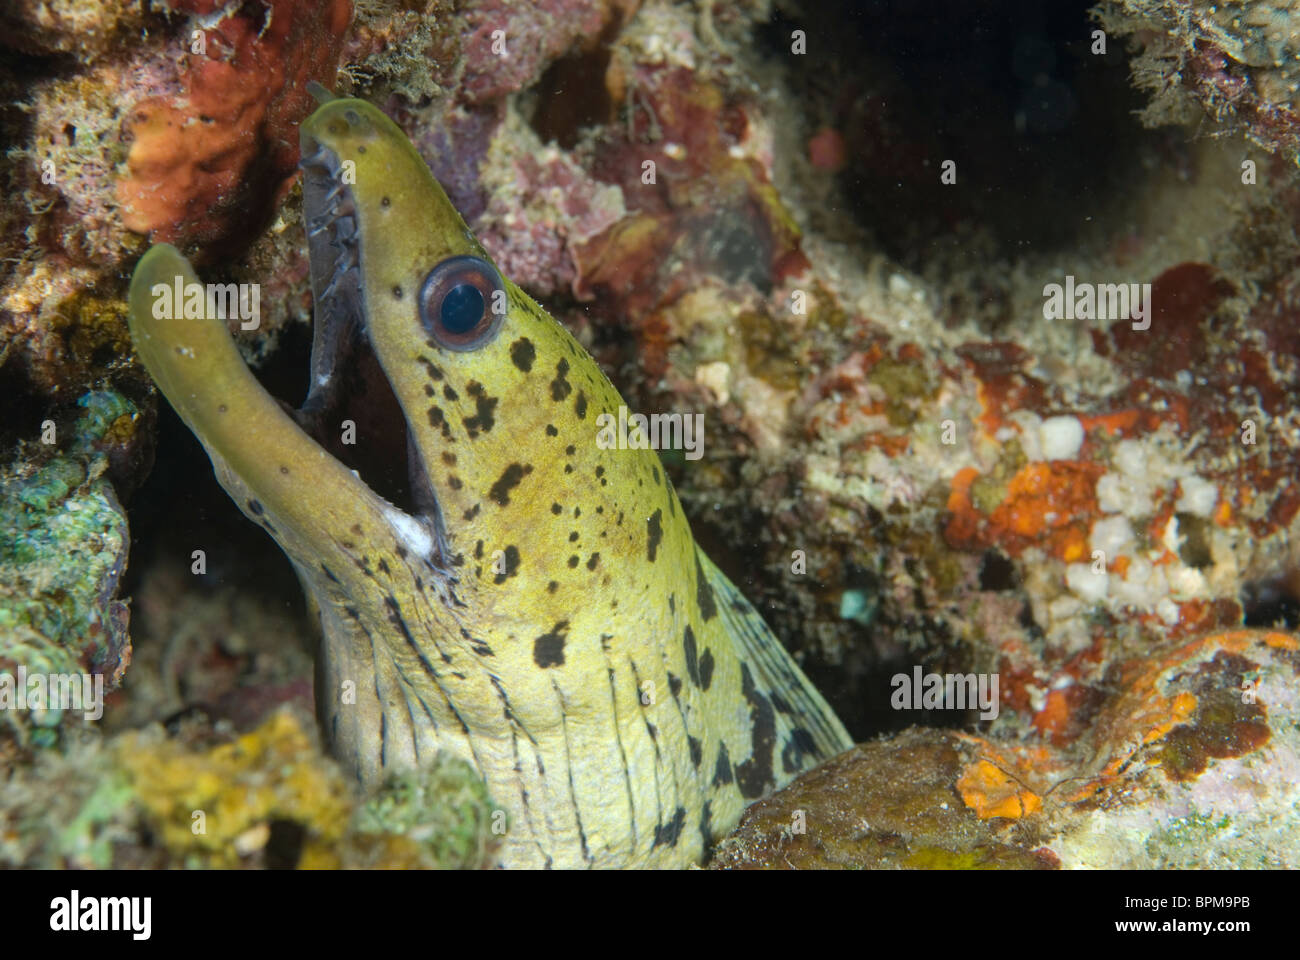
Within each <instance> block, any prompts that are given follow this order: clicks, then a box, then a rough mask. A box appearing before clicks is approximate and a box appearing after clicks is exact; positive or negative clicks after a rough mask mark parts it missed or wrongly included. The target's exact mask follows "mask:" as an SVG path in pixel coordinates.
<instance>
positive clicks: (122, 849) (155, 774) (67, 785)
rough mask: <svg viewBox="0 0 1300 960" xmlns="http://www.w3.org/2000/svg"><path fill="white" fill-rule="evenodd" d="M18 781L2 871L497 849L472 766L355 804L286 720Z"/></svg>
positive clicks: (479, 854)
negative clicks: (7, 866)
mask: <svg viewBox="0 0 1300 960" xmlns="http://www.w3.org/2000/svg"><path fill="white" fill-rule="evenodd" d="M9 778H10V779H9V782H8V783H6V784H5V785H4V786H5V791H4V794H5V797H6V803H5V805H4V809H3V810H0V863H7V864H13V865H19V864H21V865H27V866H41V867H46V868H57V867H76V868H91V867H96V868H107V867H110V866H115V867H124V866H134V867H154V868H161V867H219V868H227V869H229V868H242V869H249V868H257V867H269V868H276V867H278V868H288V867H298V868H300V869H337V868H367V869H375V868H395V869H404V868H415V869H450V868H460V869H465V868H475V867H482V866H487V865H488V864H489V863H490V862H491V855H492V851H493V849H494V846H495V845H494V837H495V836H496V834H494V833H493V831H492V828H491V818H492V808H491V803H490V801H489V799H488V797H487V795H486V792H485V790H484V788H483V785H482V783H481V782H480V781H479V780H478V779H477V777H476V776H475V775H474V774H473V771H471V770H470V769H469V768H468V767H467V766H466V765H465V764H464V763H462V762H460V761H453V760H450V759H447V758H440V759H439V761H438V763H436V764H435V765H433V766H432V767H430V768H429V769H427V770H422V771H420V772H419V773H413V774H410V775H409V776H407V777H404V778H401V779H398V780H395V781H393V782H391V783H386V784H384V785H382V786H381V787H380V788H379V789H378V790H376V791H375V792H374V793H373V794H371V795H369V796H359V795H357V793H356V792H355V790H354V789H353V787H351V786H350V785H349V783H348V781H347V780H346V779H345V778H344V777H343V774H342V772H341V771H340V770H339V769H338V768H337V767H336V766H335V765H334V763H333V762H332V761H331V760H329V759H328V758H327V757H326V756H324V755H323V754H322V753H321V751H320V747H319V745H318V743H317V740H316V737H315V734H314V731H313V724H312V722H311V721H310V720H304V719H302V718H300V716H299V714H297V713H295V712H294V711H293V710H291V709H287V708H286V709H281V710H278V711H276V712H274V713H272V714H270V715H269V716H268V718H267V719H266V721H265V722H263V723H262V724H261V725H260V726H258V727H257V728H255V729H253V730H252V731H250V732H249V733H247V734H244V735H242V736H238V737H235V736H232V735H231V734H230V733H229V731H228V730H222V729H221V728H220V727H217V728H213V727H209V726H207V725H205V724H201V723H197V722H189V723H184V724H181V725H180V728H179V729H178V731H177V732H176V734H175V735H173V736H168V735H166V734H165V733H164V731H163V730H162V728H160V727H157V726H154V727H148V728H145V729H143V730H140V731H131V732H128V733H124V734H120V735H118V736H117V737H115V738H113V739H112V740H110V741H108V742H107V743H105V742H104V741H102V740H99V739H94V738H83V739H77V740H74V741H73V743H72V744H70V745H69V749H68V750H67V752H66V753H60V752H58V751H46V752H43V753H42V754H41V755H40V756H39V757H38V759H37V761H36V763H35V764H34V765H33V766H31V767H30V768H19V769H18V770H16V771H12V772H11V773H10V774H9Z"/></svg>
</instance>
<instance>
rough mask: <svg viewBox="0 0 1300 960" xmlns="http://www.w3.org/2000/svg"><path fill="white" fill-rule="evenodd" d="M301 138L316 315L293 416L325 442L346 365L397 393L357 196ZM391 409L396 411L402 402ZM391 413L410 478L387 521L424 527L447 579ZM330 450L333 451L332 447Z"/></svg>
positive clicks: (432, 501)
mask: <svg viewBox="0 0 1300 960" xmlns="http://www.w3.org/2000/svg"><path fill="white" fill-rule="evenodd" d="M300 140H301V147H302V159H301V161H300V162H299V167H300V168H301V170H302V174H303V179H302V189H303V216H304V219H305V221H306V228H307V248H308V255H309V263H310V268H311V287H312V300H313V303H314V307H315V316H314V325H313V334H312V349H311V385H310V387H309V389H308V393H307V399H306V401H304V403H303V405H302V408H301V409H300V410H298V411H296V413H295V416H296V418H297V419H298V421H299V423H300V425H301V426H302V427H303V429H305V430H307V432H308V433H310V434H311V435H312V436H313V437H314V438H315V439H316V441H317V442H318V443H321V445H322V446H324V447H325V448H326V449H331V447H332V446H333V445H332V444H331V443H329V442H328V441H327V439H326V437H327V435H329V434H330V433H332V431H333V426H334V425H331V424H330V423H329V422H328V421H329V420H330V415H331V413H335V412H338V411H341V410H346V404H347V401H348V397H347V396H346V395H345V394H346V392H347V391H346V388H345V386H344V380H345V374H346V373H347V372H348V371H349V369H354V370H355V369H356V368H357V367H360V366H367V367H373V369H374V370H376V371H378V374H377V375H375V376H372V377H371V379H370V383H371V386H375V385H376V382H377V381H381V383H380V384H379V385H381V386H383V387H385V388H386V389H387V393H388V396H389V398H391V399H392V402H393V404H394V406H396V400H395V398H392V391H391V388H389V387H387V380H386V378H385V377H383V375H382V370H380V369H379V366H378V362H377V360H376V358H375V355H374V351H373V349H372V348H371V345H370V342H369V339H368V328H367V324H366V322H365V286H364V279H363V274H362V269H361V235H360V232H359V230H358V225H357V207H356V202H355V199H354V197H353V194H352V191H351V189H350V188H349V187H348V185H347V184H345V183H344V182H343V178H342V175H341V163H340V161H339V158H338V155H337V154H336V153H335V152H334V151H333V150H330V149H329V148H328V147H326V146H324V145H322V144H320V143H318V142H317V141H315V140H314V139H313V138H311V137H309V136H307V135H306V134H302V135H301V137H300ZM397 409H398V410H399V411H400V407H397ZM390 419H391V420H392V421H393V422H396V423H397V424H399V425H400V427H401V428H402V430H403V433H404V438H403V443H402V446H403V447H404V450H403V451H402V452H403V453H404V455H405V456H406V481H407V484H408V486H407V489H406V491H405V493H406V496H405V497H404V498H398V497H392V496H390V497H389V498H388V499H390V500H397V501H398V502H399V503H400V507H399V506H396V505H395V506H393V507H392V509H393V511H394V514H395V515H396V516H397V520H396V521H395V522H394V524H393V526H394V529H395V532H396V533H398V534H399V535H401V536H404V537H408V538H409V535H410V533H411V532H412V531H413V530H415V529H416V526H413V525H417V526H418V527H420V528H423V529H424V530H425V532H426V533H427V534H428V535H429V537H430V539H431V542H432V550H431V551H430V554H429V556H428V559H429V561H430V563H431V564H432V565H433V567H434V568H435V570H436V571H437V572H438V573H440V574H442V575H443V576H444V577H446V579H448V580H449V581H450V580H454V579H455V576H454V573H453V572H452V567H451V564H450V562H449V558H450V556H451V552H450V548H449V544H448V540H447V530H446V525H445V522H444V520H443V516H442V510H441V507H440V505H439V504H438V500H437V497H436V495H435V494H434V492H433V488H432V486H431V485H430V483H429V478H428V474H427V473H426V471H425V470H424V467H423V464H422V461H421V459H420V456H419V453H418V451H417V449H416V446H415V443H414V441H413V440H412V438H411V432H410V429H409V427H408V425H407V423H406V418H405V414H404V413H399V414H397V415H395V416H393V417H392V418H390ZM331 452H333V453H334V454H335V456H336V457H338V453H339V451H338V450H337V449H332V450H331ZM354 472H355V471H354ZM372 489H373V488H372ZM385 492H388V491H385ZM376 493H377V495H379V494H378V492H376ZM402 500H404V501H405V502H401V501H402ZM401 507H405V508H406V509H405V510H403V509H401ZM417 539H418V538H417Z"/></svg>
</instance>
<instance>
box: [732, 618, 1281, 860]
mask: <svg viewBox="0 0 1300 960" xmlns="http://www.w3.org/2000/svg"><path fill="white" fill-rule="evenodd" d="M1298 656H1300V640H1298V639H1297V637H1296V636H1295V635H1294V634H1286V633H1276V632H1263V631H1229V632H1225V633H1218V634H1211V635H1209V636H1207V637H1205V638H1203V639H1201V640H1197V641H1192V642H1190V643H1186V644H1183V645H1181V646H1179V647H1177V648H1174V649H1167V650H1165V651H1163V652H1160V653H1157V654H1156V655H1155V656H1154V657H1152V658H1150V659H1142V660H1133V661H1129V662H1126V663H1122V664H1116V665H1114V667H1113V668H1112V671H1111V677H1110V678H1109V679H1110V681H1111V683H1112V687H1111V688H1112V689H1113V690H1114V691H1115V692H1114V693H1112V694H1110V695H1109V696H1108V697H1105V698H1104V699H1102V700H1101V701H1100V702H1096V701H1094V704H1093V709H1092V711H1091V724H1090V727H1089V729H1088V731H1087V732H1086V733H1083V734H1081V735H1079V734H1075V735H1074V736H1073V737H1071V738H1065V740H1066V742H1061V741H1056V744H1057V745H1055V746H1048V745H1041V744H1032V743H1031V744H1021V743H1012V742H1006V741H998V740H989V739H986V738H983V737H977V736H972V735H969V734H955V733H951V732H946V731H937V730H924V729H913V730H909V731H906V732H904V733H902V734H898V735H897V736H894V737H892V738H886V739H882V740H879V741H876V742H873V743H866V744H862V745H860V746H858V747H857V748H855V749H854V750H853V751H850V752H849V753H846V754H844V755H842V756H840V757H838V758H836V759H835V760H834V761H832V762H831V763H828V764H825V765H824V766H822V767H820V768H818V769H817V770H814V771H812V772H810V773H808V774H805V775H804V776H803V777H801V778H800V779H799V780H797V781H796V782H795V783H793V784H791V785H790V786H789V787H787V788H786V789H785V790H784V791H782V792H781V793H778V794H776V795H775V796H772V797H769V798H767V799H765V800H762V801H760V802H759V803H757V804H755V805H754V806H752V807H750V808H749V810H748V811H746V813H745V817H744V819H743V820H742V823H741V826H740V827H739V828H738V830H737V831H736V833H734V834H733V835H732V836H731V837H729V838H728V839H727V840H726V841H724V842H723V844H722V845H720V847H719V849H718V851H717V853H716V855H715V856H714V858H713V861H712V863H711V866H712V867H713V868H714V869H754V868H766V869H773V868H775V869H789V868H794V869H808V868H816V867H821V868H864V867H905V868H921V869H925V868H947V869H979V868H983V869H989V868H1011V869H1017V868H1057V867H1059V868H1064V869H1069V868H1074V867H1088V868H1092V869H1115V868H1140V869H1153V868H1165V869H1169V868H1186V867H1210V866H1237V867H1246V866H1249V867H1272V868H1292V869H1294V867H1295V866H1296V864H1297V863H1300V846H1298V845H1297V844H1296V842H1295V840H1294V837H1293V836H1292V835H1291V834H1292V832H1293V831H1291V830H1290V828H1289V826H1288V824H1289V823H1290V822H1292V821H1293V819H1294V816H1295V814H1296V799H1295V796H1294V794H1293V793H1292V791H1291V790H1290V789H1289V787H1288V784H1290V783H1292V782H1293V781H1294V778H1295V775H1296V772H1297V763H1300V738H1297V735H1296V730H1297V727H1296V722H1295V720H1296V710H1297V706H1298V705H1300V701H1298V700H1297V696H1296V684H1295V674H1296V665H1297V663H1298V662H1300V660H1298V659H1297V657H1298Z"/></svg>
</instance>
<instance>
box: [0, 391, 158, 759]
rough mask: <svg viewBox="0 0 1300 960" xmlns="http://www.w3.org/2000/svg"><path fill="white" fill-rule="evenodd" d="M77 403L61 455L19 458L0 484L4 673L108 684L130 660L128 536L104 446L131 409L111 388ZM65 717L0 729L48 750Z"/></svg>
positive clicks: (47, 716)
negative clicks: (125, 596) (99, 678)
mask: <svg viewBox="0 0 1300 960" xmlns="http://www.w3.org/2000/svg"><path fill="white" fill-rule="evenodd" d="M79 406H80V407H81V411H82V412H81V415H80V417H79V419H78V420H77V422H76V424H75V425H74V426H73V428H72V430H71V436H70V438H69V439H68V441H67V443H66V445H65V447H64V448H63V449H62V450H61V451H60V452H58V453H56V454H54V455H53V456H52V457H50V456H48V455H47V457H48V458H47V459H45V460H44V462H43V463H39V465H36V464H37V463H38V458H39V456H40V454H39V453H38V456H37V457H33V458H32V459H31V461H29V462H27V463H23V462H17V463H15V464H13V465H12V466H11V467H10V468H9V469H8V470H6V471H5V473H4V476H3V480H2V481H0V669H4V670H11V669H16V668H18V667H25V668H26V671H27V673H28V675H32V674H37V673H39V674H79V673H86V672H91V671H93V672H105V673H106V674H108V676H106V678H105V679H106V684H105V685H106V686H108V687H111V686H112V685H113V684H114V682H115V681H116V680H117V679H118V677H119V676H120V671H121V669H122V668H123V666H124V663H125V660H124V658H125V657H126V656H127V645H128V641H127V638H126V622H127V609H126V606H125V604H123V603H121V602H120V601H117V600H115V599H114V598H113V595H114V593H115V592H116V587H117V581H118V579H119V578H120V576H121V574H122V571H123V570H124V568H125V566H126V551H127V546H128V544H129V541H130V536H129V533H128V530H127V521H126V516H125V514H124V512H123V510H122V507H121V505H120V504H119V503H118V500H117V495H116V494H115V492H114V490H113V487H112V484H111V483H109V481H108V479H107V478H106V477H105V476H104V473H105V471H106V470H107V468H108V457H107V454H106V453H104V452H103V451H102V449H101V446H102V444H103V442H104V441H105V439H106V438H109V437H110V436H111V435H113V434H114V433H119V434H120V433H122V432H124V431H128V430H130V429H131V427H132V425H133V424H134V422H135V420H136V418H137V412H136V410H135V407H134V406H133V405H132V404H131V403H130V402H129V401H127V400H126V399H125V398H123V397H122V396H120V395H119V394H117V393H114V392H112V391H92V392H91V393H88V394H86V395H85V396H84V397H82V398H81V400H80V401H79ZM56 436H57V432H56ZM61 719H62V718H61V715H60V713H59V711H57V710H49V711H31V712H28V711H19V710H5V711H2V712H0V727H3V728H7V729H9V730H11V731H12V732H14V733H15V734H16V735H17V737H18V739H19V741H20V742H22V743H27V742H29V741H30V742H32V743H34V745H38V746H45V745H49V744H50V743H52V742H53V741H54V739H56V737H55V734H54V730H53V728H55V727H57V725H58V724H59V722H60V720H61Z"/></svg>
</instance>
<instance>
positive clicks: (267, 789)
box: [116, 710, 352, 867]
mask: <svg viewBox="0 0 1300 960" xmlns="http://www.w3.org/2000/svg"><path fill="white" fill-rule="evenodd" d="M116 753H117V758H118V762H119V763H120V764H121V766H122V768H123V769H124V770H125V771H126V773H127V776H128V777H129V778H130V780H131V784H132V787H133V788H134V791H135V793H136V795H137V796H138V797H139V799H140V802H141V804H142V805H143V806H144V808H145V811H146V815H147V816H148V818H149V819H150V821H151V823H152V826H153V827H154V829H155V831H156V832H157V833H158V834H159V835H160V836H161V838H162V842H163V845H164V846H166V847H167V849H168V850H169V851H170V852H171V853H173V854H175V855H179V856H182V857H185V858H187V859H188V860H190V861H191V862H193V864H194V865H196V866H210V867H233V866H237V865H239V862H240V858H241V856H245V855H247V854H249V853H251V852H253V850H252V849H250V845H251V846H252V847H253V848H254V849H256V848H260V847H261V846H263V845H265V843H266V841H267V839H268V838H269V837H270V826H271V824H272V823H273V822H277V821H288V822H291V823H294V824H297V825H298V826H299V827H301V828H302V830H303V831H304V834H305V836H304V838H303V850H302V856H301V858H300V861H299V862H300V863H301V864H303V865H310V866H315V867H337V866H339V861H338V855H337V854H336V853H335V852H334V850H335V848H336V846H337V844H338V841H339V840H340V839H341V838H342V836H343V834H344V831H345V830H346V827H347V824H348V817H349V815H350V813H351V810H352V799H351V796H350V794H349V792H348V787H347V783H346V781H345V780H344V779H343V776H342V774H341V773H340V772H339V771H338V769H337V768H335V767H334V766H333V765H332V764H330V763H328V762H327V761H324V759H323V758H322V756H321V753H320V751H319V749H318V748H317V747H316V745H315V741H314V739H313V738H312V737H311V736H310V735H309V734H308V733H307V731H305V730H304V729H303V727H302V725H301V724H300V722H299V721H298V719H297V717H296V716H295V715H294V714H293V713H292V712H291V711H289V710H280V711H277V712H276V713H274V714H272V715H271V716H270V717H269V718H268V719H267V720H266V721H265V722H264V723H263V724H262V725H261V726H260V727H258V728H257V729H256V730H254V731H252V732H251V733H248V734H245V735H244V736H241V737H239V738H238V739H237V740H235V741H234V742H232V743H226V744H221V745H220V746H217V747H213V748H211V749H209V750H193V749H190V748H187V747H185V746H183V745H181V744H179V743H177V742H175V741H173V740H166V739H163V738H162V737H161V736H160V735H158V733H157V731H154V732H152V733H151V732H142V733H132V734H128V735H126V736H124V737H123V738H122V739H121V741H120V742H119V743H118V744H117V747H116Z"/></svg>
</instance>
